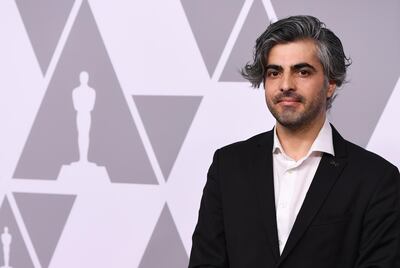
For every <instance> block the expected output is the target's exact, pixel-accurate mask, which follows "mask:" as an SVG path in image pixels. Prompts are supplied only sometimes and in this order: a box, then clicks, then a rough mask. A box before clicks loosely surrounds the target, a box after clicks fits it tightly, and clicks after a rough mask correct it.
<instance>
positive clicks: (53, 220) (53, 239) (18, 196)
mask: <svg viewBox="0 0 400 268" xmlns="http://www.w3.org/2000/svg"><path fill="white" fill-rule="evenodd" d="M14 197H15V200H16V202H17V205H18V208H19V211H20V213H21V216H22V218H23V220H24V222H25V226H26V229H27V230H28V233H29V236H30V238H31V241H32V244H33V247H34V248H35V251H36V254H37V256H38V258H39V261H40V263H41V265H42V267H43V268H45V267H49V265H50V261H51V258H52V257H53V254H54V251H55V249H56V246H57V244H58V241H59V240H60V237H61V233H62V231H63V230H64V227H65V224H66V222H67V219H68V217H69V215H70V213H71V209H72V206H73V204H74V201H75V196H73V195H56V194H31V193H14Z"/></svg>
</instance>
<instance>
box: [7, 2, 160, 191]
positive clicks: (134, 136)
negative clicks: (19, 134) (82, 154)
mask: <svg viewBox="0 0 400 268" xmlns="http://www.w3.org/2000/svg"><path fill="white" fill-rule="evenodd" d="M83 71H85V72H87V74H88V86H89V87H90V88H92V89H93V91H94V92H95V95H94V96H95V99H94V106H93V108H92V109H93V110H92V111H91V112H87V110H86V109H87V108H86V105H87V104H85V107H84V109H83V112H82V114H83V115H84V116H85V115H87V116H88V117H89V118H90V119H89V120H90V123H89V124H90V128H89V130H88V133H90V134H88V135H89V140H90V142H89V152H88V160H89V161H90V162H93V163H95V164H97V165H100V166H105V167H106V168H107V173H108V174H109V176H110V179H111V181H112V182H118V183H142V184H157V179H156V177H155V174H154V171H153V168H152V166H151V164H150V160H149V158H148V156H147V153H146V151H145V148H144V145H143V143H142V141H141V138H140V135H139V132H138V130H137V128H136V126H135V123H134V121H133V118H132V115H131V113H130V110H129V107H128V103H127V102H126V99H125V96H124V94H123V92H122V88H121V86H120V84H119V81H118V78H117V76H116V73H115V71H114V68H113V66H112V63H111V60H110V58H109V55H108V53H107V50H106V47H105V45H104V43H103V40H102V37H101V35H100V32H99V30H98V28H97V24H96V21H95V19H94V17H93V14H92V11H91V9H90V6H89V4H88V3H87V1H85V0H84V1H83V3H82V5H81V8H80V10H79V13H78V15H77V18H76V20H75V23H74V25H73V26H72V29H71V33H70V35H69V37H68V40H67V42H66V44H65V47H64V50H63V52H62V54H61V57H60V60H59V62H58V64H57V67H56V69H55V72H54V75H53V77H52V79H51V81H50V83H49V87H48V89H47V91H46V94H45V96H44V99H43V101H42V104H41V107H40V109H39V111H38V114H37V116H36V119H35V122H34V124H33V126H32V129H31V132H30V134H29V136H28V139H27V142H26V144H25V147H24V149H23V152H22V154H21V158H20V160H19V162H18V165H17V168H16V170H15V173H14V177H15V178H27V179H39V180H55V179H57V176H58V174H59V172H60V169H61V167H62V166H63V165H69V164H71V163H72V162H76V161H77V160H78V159H79V150H78V148H79V147H78V146H79V145H78V127H77V116H78V112H77V109H78V108H76V107H75V105H76V102H74V101H73V99H72V92H73V91H74V89H78V88H81V84H82V83H81V81H80V79H81V78H80V74H81V73H82V72H83ZM86 100H87V99H82V100H81V103H82V102H83V103H88V102H87V101H86ZM81 111H82V108H81ZM38 155H40V157H37V156H38Z"/></svg>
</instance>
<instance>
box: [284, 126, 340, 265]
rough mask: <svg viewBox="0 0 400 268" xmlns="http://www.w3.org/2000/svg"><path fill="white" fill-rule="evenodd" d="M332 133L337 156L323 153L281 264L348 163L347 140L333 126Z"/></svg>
mask: <svg viewBox="0 0 400 268" xmlns="http://www.w3.org/2000/svg"><path fill="white" fill-rule="evenodd" d="M332 133H333V145H334V150H335V156H332V155H329V154H323V156H322V158H321V161H320V163H319V166H318V168H317V171H316V173H315V176H314V178H313V181H312V183H311V185H310V188H309V190H308V192H307V195H306V197H305V199H304V202H303V205H302V206H301V209H300V211H299V213H298V215H297V218H296V221H295V223H294V225H293V228H292V231H291V232H290V235H289V238H288V240H287V242H286V245H285V248H284V250H283V252H282V255H281V258H280V260H279V264H280V263H282V261H283V260H284V259H285V258H286V257H287V256H288V255H289V253H290V252H291V251H292V250H293V248H294V247H295V246H296V244H297V243H298V241H299V240H300V239H301V237H302V236H303V234H304V232H305V231H306V230H307V228H308V227H309V225H310V224H311V222H312V221H313V219H314V217H315V215H316V214H317V213H318V211H319V209H320V208H321V206H322V204H323V202H324V201H325V199H326V197H327V196H328V194H329V192H330V190H331V188H332V186H333V185H334V184H335V182H336V180H337V178H338V177H339V176H340V174H341V173H342V171H343V168H344V167H345V165H346V159H345V156H346V146H345V141H344V139H343V138H342V137H341V136H340V135H339V133H338V132H337V131H336V129H335V128H334V127H333V126H332ZM279 264H278V265H279Z"/></svg>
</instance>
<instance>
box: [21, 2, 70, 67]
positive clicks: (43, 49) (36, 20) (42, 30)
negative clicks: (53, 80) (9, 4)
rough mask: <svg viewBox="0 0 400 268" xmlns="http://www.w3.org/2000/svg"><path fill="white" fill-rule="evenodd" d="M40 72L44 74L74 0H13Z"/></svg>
mask: <svg viewBox="0 0 400 268" xmlns="http://www.w3.org/2000/svg"><path fill="white" fill-rule="evenodd" d="M15 2H16V4H17V6H18V9H19V12H20V14H21V17H22V21H23V22H24V25H25V29H26V31H27V33H28V36H29V39H30V40H31V44H32V47H33V49H34V51H35V54H36V58H37V59H38V62H39V65H40V68H41V70H42V73H43V74H45V73H46V71H47V67H48V66H49V63H50V60H51V58H52V57H53V54H54V50H55V49H56V46H57V43H58V40H59V39H60V36H61V33H62V31H63V29H64V26H65V23H66V22H67V19H68V16H69V14H70V12H71V9H72V6H73V4H74V2H75V1H74V0H63V1H53V0H35V1H26V0H15Z"/></svg>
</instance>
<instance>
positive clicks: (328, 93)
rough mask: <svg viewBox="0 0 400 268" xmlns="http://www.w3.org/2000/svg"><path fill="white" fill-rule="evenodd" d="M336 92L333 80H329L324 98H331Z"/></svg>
mask: <svg viewBox="0 0 400 268" xmlns="http://www.w3.org/2000/svg"><path fill="white" fill-rule="evenodd" d="M335 90H336V82H335V81H333V80H330V81H329V83H328V90H327V91H326V97H327V98H331V97H332V96H333V94H334V93H335Z"/></svg>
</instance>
